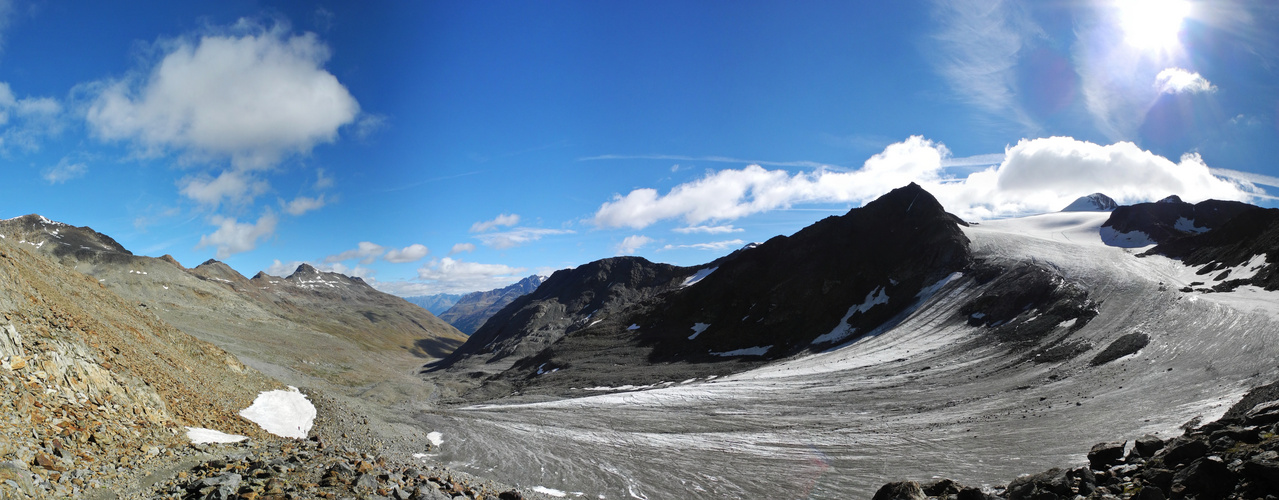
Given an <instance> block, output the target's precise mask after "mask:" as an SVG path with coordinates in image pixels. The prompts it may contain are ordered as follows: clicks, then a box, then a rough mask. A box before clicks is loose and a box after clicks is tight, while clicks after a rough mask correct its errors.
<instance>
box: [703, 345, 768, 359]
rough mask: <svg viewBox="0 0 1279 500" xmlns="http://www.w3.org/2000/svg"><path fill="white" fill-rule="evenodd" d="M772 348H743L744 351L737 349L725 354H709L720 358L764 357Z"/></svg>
mask: <svg viewBox="0 0 1279 500" xmlns="http://www.w3.org/2000/svg"><path fill="white" fill-rule="evenodd" d="M772 348H773V346H771V345H765V346H755V347H747V348H745V349H737V350H733V351H727V352H712V353H711V356H721V357H729V356H763V355H765V354H767V353H768V350H769V349H772Z"/></svg>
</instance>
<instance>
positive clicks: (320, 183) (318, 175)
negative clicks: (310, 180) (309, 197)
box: [315, 168, 333, 189]
mask: <svg viewBox="0 0 1279 500" xmlns="http://www.w3.org/2000/svg"><path fill="white" fill-rule="evenodd" d="M331 187H333V176H331V175H325V173H324V169H322V168H317V169H315V189H328V188H331Z"/></svg>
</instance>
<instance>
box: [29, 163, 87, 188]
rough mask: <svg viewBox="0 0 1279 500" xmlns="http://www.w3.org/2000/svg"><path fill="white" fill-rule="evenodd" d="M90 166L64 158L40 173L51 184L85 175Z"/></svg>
mask: <svg viewBox="0 0 1279 500" xmlns="http://www.w3.org/2000/svg"><path fill="white" fill-rule="evenodd" d="M88 171H89V167H87V166H85V164H84V163H82V162H71V161H70V160H68V159H67V158H63V159H62V160H61V161H59V162H58V164H57V165H54V166H52V167H49V168H47V169H45V170H44V172H43V173H42V174H41V175H40V176H41V177H43V178H44V180H45V182H48V183H49V184H61V183H63V182H67V181H69V180H71V179H76V178H80V177H83V176H84V174H85V173H87V172H88Z"/></svg>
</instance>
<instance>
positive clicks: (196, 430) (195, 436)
mask: <svg viewBox="0 0 1279 500" xmlns="http://www.w3.org/2000/svg"><path fill="white" fill-rule="evenodd" d="M187 439H190V440H191V443H192V444H207V443H238V442H240V441H244V440H245V439H249V438H248V436H241V435H239V434H227V433H225V432H222V431H215V430H213V429H205V428H203V427H187Z"/></svg>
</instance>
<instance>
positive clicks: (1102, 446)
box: [1088, 441, 1128, 470]
mask: <svg viewBox="0 0 1279 500" xmlns="http://www.w3.org/2000/svg"><path fill="white" fill-rule="evenodd" d="M1127 444H1128V442H1127V441H1111V442H1108V443H1097V444H1095V445H1093V447H1092V449H1091V450H1088V464H1089V465H1090V466H1091V467H1092V469H1093V470H1106V469H1109V468H1111V467H1114V466H1116V465H1119V464H1120V463H1123V461H1124V446H1125V445H1127Z"/></svg>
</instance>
